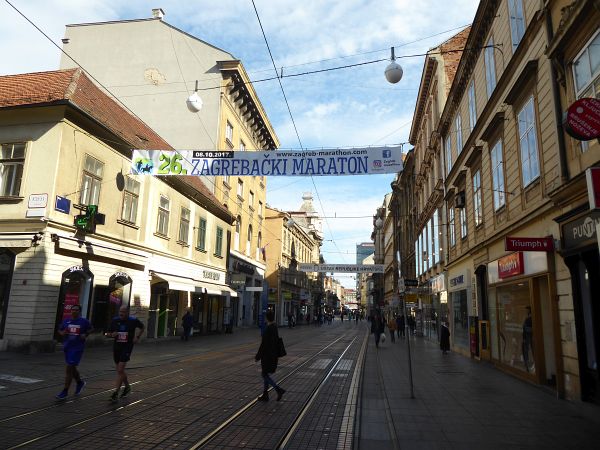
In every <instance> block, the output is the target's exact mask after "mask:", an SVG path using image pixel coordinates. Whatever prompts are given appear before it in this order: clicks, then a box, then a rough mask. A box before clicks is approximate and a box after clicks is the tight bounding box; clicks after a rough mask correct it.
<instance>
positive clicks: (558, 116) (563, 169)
mask: <svg viewBox="0 0 600 450" xmlns="http://www.w3.org/2000/svg"><path fill="white" fill-rule="evenodd" d="M544 15H545V16H546V36H547V39H548V44H549V43H550V42H551V41H552V39H553V38H554V31H553V27H552V16H551V15H550V10H549V9H548V6H546V7H545V8H544ZM550 75H551V76H550V79H551V80H552V97H553V100H554V120H555V121H556V134H557V139H558V158H559V164H560V181H561V184H563V185H564V184H565V183H566V182H567V181H569V168H568V166H567V151H566V145H565V131H564V129H563V118H562V110H563V109H562V104H561V101H560V91H559V88H558V74H557V72H556V67H555V66H554V64H552V60H550Z"/></svg>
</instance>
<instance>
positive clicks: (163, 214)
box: [156, 195, 170, 236]
mask: <svg viewBox="0 0 600 450" xmlns="http://www.w3.org/2000/svg"><path fill="white" fill-rule="evenodd" d="M169 214H170V201H169V199H168V198H167V197H164V196H162V195H161V196H160V201H159V204H158V220H157V225H156V232H157V233H158V234H162V235H163V236H167V234H168V233H169Z"/></svg>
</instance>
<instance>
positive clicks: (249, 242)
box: [246, 225, 252, 256]
mask: <svg viewBox="0 0 600 450" xmlns="http://www.w3.org/2000/svg"><path fill="white" fill-rule="evenodd" d="M251 251H252V225H248V239H247V240H246V255H248V256H250V255H251V254H252V253H251Z"/></svg>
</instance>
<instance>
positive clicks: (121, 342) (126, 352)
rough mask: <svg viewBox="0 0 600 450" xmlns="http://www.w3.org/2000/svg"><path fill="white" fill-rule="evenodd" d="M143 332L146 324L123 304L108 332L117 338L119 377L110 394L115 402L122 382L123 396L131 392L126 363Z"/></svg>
mask: <svg viewBox="0 0 600 450" xmlns="http://www.w3.org/2000/svg"><path fill="white" fill-rule="evenodd" d="M136 329H139V330H140V332H139V333H136V332H135V330H136ZM143 332H144V324H143V323H142V322H140V321H139V320H138V319H136V318H135V317H131V316H130V315H129V309H128V308H127V306H121V308H119V316H118V317H115V318H114V319H113V320H112V322H111V324H110V329H109V332H108V333H106V336H107V337H112V338H114V339H115V341H114V345H113V359H114V361H115V364H116V368H117V379H116V381H115V388H116V389H115V392H113V394H112V395H111V396H110V400H111V401H113V402H116V401H117V400H118V399H119V390H120V389H121V385H122V384H125V388H124V389H123V393H122V394H121V398H123V397H127V395H129V393H130V392H131V387H130V386H129V380H128V379H127V374H126V373H125V365H126V364H127V361H129V358H130V357H131V352H132V351H133V344H135V343H137V342H138V341H139V340H140V336H141V335H142V333H143Z"/></svg>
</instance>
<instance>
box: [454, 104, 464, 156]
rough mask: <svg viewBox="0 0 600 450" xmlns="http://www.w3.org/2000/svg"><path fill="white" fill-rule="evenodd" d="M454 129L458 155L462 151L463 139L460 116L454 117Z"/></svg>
mask: <svg viewBox="0 0 600 450" xmlns="http://www.w3.org/2000/svg"><path fill="white" fill-rule="evenodd" d="M454 128H455V131H456V154H457V155H460V152H462V149H463V139H462V119H461V117H460V114H457V115H456V119H455V120H454Z"/></svg>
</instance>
